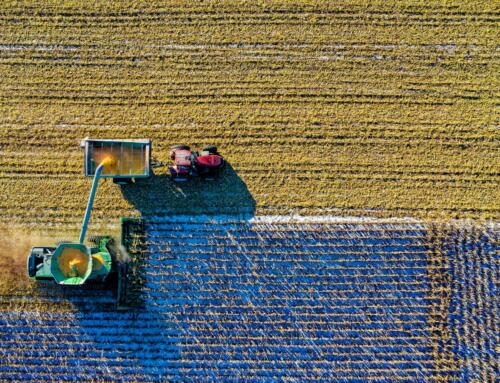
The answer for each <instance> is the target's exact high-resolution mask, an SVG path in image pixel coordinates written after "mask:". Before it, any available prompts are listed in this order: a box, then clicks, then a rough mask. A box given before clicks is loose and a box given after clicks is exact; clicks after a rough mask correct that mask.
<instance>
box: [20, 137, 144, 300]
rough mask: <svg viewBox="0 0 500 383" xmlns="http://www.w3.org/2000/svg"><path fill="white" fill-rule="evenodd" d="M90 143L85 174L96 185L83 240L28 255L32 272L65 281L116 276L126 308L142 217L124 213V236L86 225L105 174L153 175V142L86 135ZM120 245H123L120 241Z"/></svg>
mask: <svg viewBox="0 0 500 383" xmlns="http://www.w3.org/2000/svg"><path fill="white" fill-rule="evenodd" d="M82 147H84V148H85V175H86V176H90V177H93V178H94V179H93V182H92V189H91V191H90V196H89V200H88V203H87V209H86V212H85V217H84V219H83V223H82V227H81V231H80V237H79V241H78V242H62V243H59V244H57V245H56V246H54V247H46V246H44V247H42V246H37V247H33V248H32V249H31V252H30V254H29V256H28V262H27V268H28V276H29V277H30V278H31V279H34V280H37V281H38V280H53V281H55V282H56V283H58V284H60V285H72V286H74V285H83V284H87V283H92V282H104V281H106V280H108V279H110V278H111V277H113V279H116V283H117V286H116V287H117V303H118V307H119V308H126V303H127V297H128V295H129V294H128V293H129V292H128V291H127V287H128V278H127V277H128V276H127V272H128V254H123V250H121V249H126V250H128V249H129V248H130V239H131V238H132V237H133V235H134V234H137V233H140V232H141V231H142V230H143V226H142V221H140V220H139V219H133V218H123V219H122V222H121V225H122V235H121V237H122V238H121V242H120V244H117V243H116V241H115V239H114V238H112V237H111V236H99V237H91V238H89V242H91V243H92V245H90V246H89V245H86V244H85V237H86V233H87V227H88V223H89V220H90V215H91V212H92V206H93V204H94V198H95V194H96V191H97V187H98V184H99V179H100V178H112V179H113V180H114V181H115V182H117V183H129V182H131V181H133V180H134V179H135V178H146V177H149V176H150V175H151V169H150V163H151V142H150V141H149V140H120V141H118V140H90V139H85V140H83V141H82ZM120 245H121V246H120Z"/></svg>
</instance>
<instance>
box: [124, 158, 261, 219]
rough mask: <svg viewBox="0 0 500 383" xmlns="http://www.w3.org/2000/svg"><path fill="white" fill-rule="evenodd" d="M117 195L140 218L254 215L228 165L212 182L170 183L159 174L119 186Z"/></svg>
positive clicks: (242, 185)
mask: <svg viewBox="0 0 500 383" xmlns="http://www.w3.org/2000/svg"><path fill="white" fill-rule="evenodd" d="M121 192H122V194H123V196H124V198H125V199H126V200H127V201H129V202H130V203H131V204H132V205H133V206H134V207H135V208H136V209H137V210H138V211H139V212H140V213H141V215H142V216H143V217H148V216H149V217H151V216H161V215H175V214H178V215H202V214H203V215H204V214H208V215H219V214H223V215H242V216H253V214H254V213H255V205H256V204H255V200H254V198H253V197H252V195H251V194H250V192H249V191H248V188H247V186H246V184H245V183H244V182H243V180H242V179H241V178H240V177H239V176H238V175H237V174H236V172H235V171H234V169H233V168H232V166H231V165H230V164H226V167H225V168H224V169H223V170H222V171H221V173H220V174H219V175H218V176H217V178H216V179H215V180H213V181H204V180H202V179H201V178H198V177H196V178H193V179H191V180H189V181H186V182H174V181H173V180H172V179H171V177H170V174H167V173H160V174H156V175H154V176H153V177H151V178H150V179H147V180H141V181H139V182H137V183H136V184H130V185H122V186H121Z"/></svg>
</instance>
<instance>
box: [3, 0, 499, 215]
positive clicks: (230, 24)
mask: <svg viewBox="0 0 500 383" xmlns="http://www.w3.org/2000/svg"><path fill="white" fill-rule="evenodd" d="M498 16H499V12H498V9H497V8H496V7H495V5H494V3H489V2H484V1H483V2H462V1H454V0H453V1H447V2H445V3H428V2H422V1H417V0H405V1H396V2H391V4H388V3H386V2H382V1H375V2H372V1H367V0H358V1H354V2H351V3H349V4H346V3H345V2H340V1H331V2H324V1H319V0H318V1H299V2H294V3H293V4H292V3H290V2H288V1H278V0H272V1H269V2H265V3H263V2H257V3H256V2H250V1H216V2H210V4H206V3H199V4H198V3H192V2H183V1H171V2H168V3H165V2H158V1H134V2H132V3H131V2H127V3H126V4H125V3H122V2H108V1H104V0H101V1H97V2H92V5H90V4H86V3H85V2H80V1H65V2H62V3H61V2H59V1H55V0H46V1H41V2H38V3H37V4H33V3H32V2H28V1H26V2H24V1H15V2H13V1H5V2H2V5H0V28H1V31H2V34H1V38H0V153H1V156H0V179H1V181H0V196H7V195H9V196H10V197H9V199H7V198H2V199H1V201H3V202H0V223H7V222H9V223H15V224H17V225H27V224H30V225H36V224H38V225H40V224H44V223H46V222H55V223H58V224H72V223H75V224H76V223H77V222H78V220H77V218H76V217H77V216H79V214H81V212H82V210H83V207H84V205H85V202H84V200H85V198H86V195H87V193H88V188H89V182H90V181H88V180H87V181H83V180H81V179H80V178H79V177H80V175H81V173H82V167H83V165H82V161H81V158H82V154H81V151H80V149H79V147H78V142H79V140H80V139H81V138H83V137H85V136H90V137H96V138H113V137H120V138H151V139H152V140H153V143H154V153H156V154H157V156H158V157H159V159H161V160H167V159H168V148H169V146H170V145H172V144H180V143H183V144H184V143H185V144H189V145H191V146H193V147H200V146H202V145H204V144H215V145H217V146H218V147H219V148H220V149H221V151H222V153H223V154H224V155H225V156H226V157H227V159H228V160H229V162H230V163H231V164H232V166H233V168H234V169H235V171H236V172H237V175H238V176H239V177H240V178H241V181H242V182H244V184H246V186H247V187H248V192H249V193H250V194H251V195H252V197H253V198H254V200H255V205H256V212H257V213H262V212H281V213H283V212H289V211H290V210H293V211H295V212H303V213H311V214H313V213H314V214H318V213H323V212H325V211H328V209H335V214H344V213H346V214H352V212H356V214H375V215H381V216H394V215H411V216H418V217H425V218H428V217H433V218H435V217H444V218H450V217H472V218H486V219H498V217H499V215H500V214H499V206H500V193H499V191H498V184H499V182H500V179H499V174H500V154H499V153H500V145H499V142H500V133H499V130H498V129H497V125H498V111H497V109H495V104H496V103H497V102H498V96H497V94H496V92H495V91H496V85H495V84H497V78H496V77H497V76H496V73H497V66H498V65H497V64H498V62H497V44H496V41H497V33H496V29H497V28H496V27H497V26H498ZM160 175H162V173H160ZM195 187H198V185H195V186H193V187H191V188H190V187H189V186H186V187H182V188H181V189H182V190H181V192H178V191H176V192H174V191H172V192H167V193H166V192H165V189H168V188H172V187H171V186H168V185H166V184H162V188H159V189H158V190H154V191H152V193H153V194H154V193H156V196H155V198H157V199H160V200H161V199H162V198H164V199H165V200H168V201H169V203H168V206H166V203H164V204H161V203H160V205H162V206H161V209H159V210H160V212H165V211H166V210H167V208H168V209H170V211H172V212H178V211H182V212H184V213H186V214H197V213H206V212H221V211H222V210H223V209H228V208H227V206H233V207H232V209H233V210H234V211H233V212H236V211H237V206H238V198H239V197H238V196H237V198H236V200H235V199H233V198H232V197H231V196H229V195H227V194H229V193H226V195H223V196H220V199H216V198H207V195H206V194H203V193H199V192H198V191H196V190H194V188H195ZM206 188H207V190H208V193H209V194H210V193H212V194H215V193H216V191H217V188H216V187H214V186H212V185H209V186H206ZM103 189H104V190H103V193H101V194H100V197H101V200H100V201H101V202H102V203H101V202H100V201H99V199H98V201H97V203H96V211H95V215H94V216H93V219H94V220H95V222H96V223H97V222H98V221H100V220H102V219H103V218H107V219H108V218H109V219H114V217H119V216H124V215H132V214H133V213H132V212H133V211H134V210H139V211H140V212H141V213H144V211H141V209H140V208H138V207H137V205H136V204H134V201H131V200H130V199H129V200H127V201H123V200H122V199H123V195H122V193H120V190H119V189H118V188H117V187H115V186H113V185H109V184H104V185H103ZM46 190H50V191H51V192H50V193H46ZM165 193H166V194H165ZM176 193H177V194H176ZM184 196H185V197H184ZM184 198H188V199H189V204H187V203H185V201H184ZM7 201H8V202H7ZM110 214H111V216H112V217H110ZM136 214H137V213H136Z"/></svg>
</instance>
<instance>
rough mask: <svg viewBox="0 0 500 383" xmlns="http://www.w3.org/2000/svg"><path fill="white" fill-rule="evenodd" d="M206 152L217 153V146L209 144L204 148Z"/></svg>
mask: <svg viewBox="0 0 500 383" xmlns="http://www.w3.org/2000/svg"><path fill="white" fill-rule="evenodd" d="M203 151H204V152H209V153H210V154H217V146H215V145H208V146H205V147H204V148H203Z"/></svg>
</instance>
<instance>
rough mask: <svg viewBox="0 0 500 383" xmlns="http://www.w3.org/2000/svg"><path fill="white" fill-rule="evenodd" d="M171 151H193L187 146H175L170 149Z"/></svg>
mask: <svg viewBox="0 0 500 383" xmlns="http://www.w3.org/2000/svg"><path fill="white" fill-rule="evenodd" d="M170 149H171V150H191V148H190V147H189V146H187V145H174V146H171V147H170Z"/></svg>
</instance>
